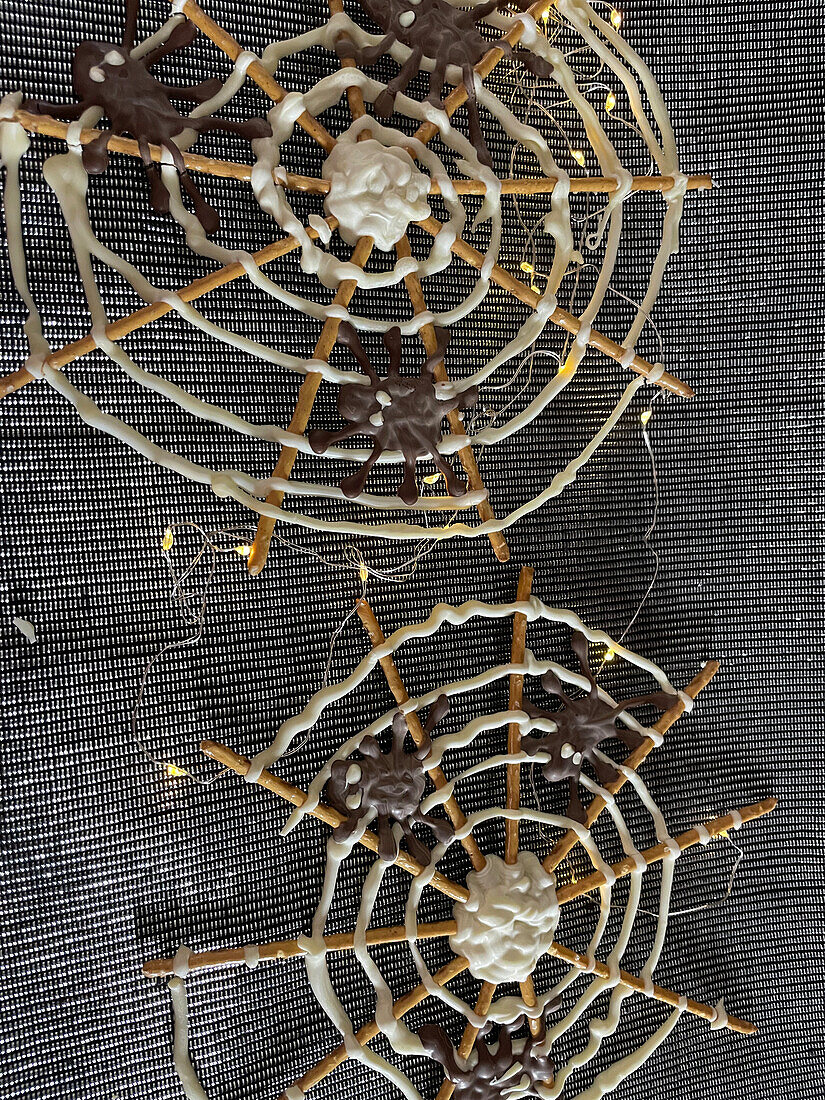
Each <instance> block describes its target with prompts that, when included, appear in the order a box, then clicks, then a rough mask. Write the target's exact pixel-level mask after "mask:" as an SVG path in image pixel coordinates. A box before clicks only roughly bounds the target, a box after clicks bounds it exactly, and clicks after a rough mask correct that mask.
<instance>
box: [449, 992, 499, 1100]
mask: <svg viewBox="0 0 825 1100" xmlns="http://www.w3.org/2000/svg"><path fill="white" fill-rule="evenodd" d="M495 991H496V986H494V985H493V984H492V982H482V983H481V992H480V993H479V995H478V1000H477V1001H476V1015H478V1016H486V1015H487V1013H488V1012H489V1011H490V1005H491V1004H492V1001H493V994H494V993H495ZM478 1034H479V1032H478V1028H477V1027H473V1025H472V1024H467V1026H466V1027H465V1028H464V1034H463V1035H462V1037H461V1042H460V1043H459V1044H458V1053H459V1055H460V1056H461V1057H462V1058H469V1057H470V1054H471V1053H472V1050H473V1047H474V1046H475V1045H476V1039H477V1038H478ZM454 1091H455V1085H454V1084H453V1082H452V1081H450V1080H449V1078H446V1077H445V1078H444V1081H443V1082H442V1084H441V1088H440V1089H439V1090H438V1093H437V1095H436V1098H435V1100H450V1097H451V1096H452V1095H453V1092H454Z"/></svg>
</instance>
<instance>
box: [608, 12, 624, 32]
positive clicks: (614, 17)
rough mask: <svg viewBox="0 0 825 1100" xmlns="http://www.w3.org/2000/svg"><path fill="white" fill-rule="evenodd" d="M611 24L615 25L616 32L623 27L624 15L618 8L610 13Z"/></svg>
mask: <svg viewBox="0 0 825 1100" xmlns="http://www.w3.org/2000/svg"><path fill="white" fill-rule="evenodd" d="M610 22H611V23H612V24H613V26H614V27H615V28H616V30H618V29H619V27H620V26H621V25H622V13H621V12H620V11H617V10H616V8H614V9H613V11H612V12H611V13H610Z"/></svg>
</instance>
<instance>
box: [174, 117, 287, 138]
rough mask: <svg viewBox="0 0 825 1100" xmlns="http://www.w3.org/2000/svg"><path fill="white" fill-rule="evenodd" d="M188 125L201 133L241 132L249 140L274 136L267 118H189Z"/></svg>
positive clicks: (186, 121) (186, 122)
mask: <svg viewBox="0 0 825 1100" xmlns="http://www.w3.org/2000/svg"><path fill="white" fill-rule="evenodd" d="M185 124H186V126H187V127H191V128H192V129H193V130H197V132H198V133H199V134H209V133H213V132H215V131H216V130H219V131H221V132H222V133H227V134H239V135H240V136H241V137H242V138H246V139H247V141H254V140H255V138H263V137H272V127H271V126H270V125H269V123H268V122H267V121H266V119H265V118H248V119H246V120H245V121H244V122H233V121H232V119H230V118H210V117H208V116H204V117H203V118H187V119H186V120H185Z"/></svg>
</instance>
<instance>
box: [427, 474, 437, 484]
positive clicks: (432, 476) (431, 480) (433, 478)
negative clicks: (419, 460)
mask: <svg viewBox="0 0 825 1100" xmlns="http://www.w3.org/2000/svg"><path fill="white" fill-rule="evenodd" d="M440 477H441V474H427V476H426V477H425V478H424V484H425V485H435V483H436V482H437V481H438V479H439V478H440Z"/></svg>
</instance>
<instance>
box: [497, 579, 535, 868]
mask: <svg viewBox="0 0 825 1100" xmlns="http://www.w3.org/2000/svg"><path fill="white" fill-rule="evenodd" d="M532 588H533V569H532V568H531V567H530V566H528V565H525V566H524V568H523V569H522V571H521V574H520V576H519V580H518V593H517V595H516V600H517V601H518V602H519V603H523V602H524V601H525V600H528V599H529V598H530V592H531V591H532ZM526 645H527V619H526V617H525V616H524V615H514V616H513V642H512V646H511V648H510V660H511V662H512V664H514V665H520V664H522V663H523V661H524V651H525V648H526ZM523 687H524V677H523V676H522V675H520V674H519V673H512V674H511V676H510V702H509V705H508V707H507V709H508V710H520V709H521V695H522V689H523ZM520 749H521V727H520V726H519V725H518V723H516V722H511V723H510V725H509V726H508V728H507V752H508V754H509V755H510V756H515V755H516V753H517V752H519V750H520ZM506 797H507V809H508V810H517V809H518V808H519V803H520V801H521V767H520V765H518V764H508V765H507V795H506ZM518 825H519V823H518V821H517V820H516V819H515V818H507V820H506V821H505V823H504V859H505V862H506V863H515V862H516V860H517V859H518Z"/></svg>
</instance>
